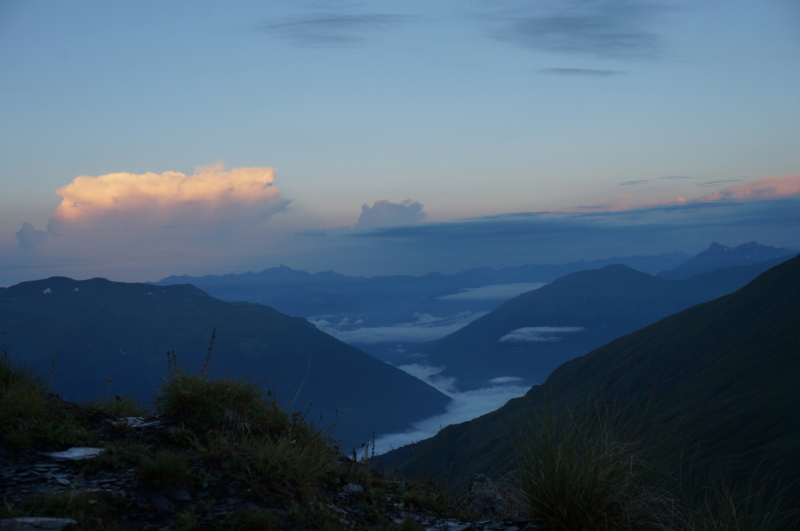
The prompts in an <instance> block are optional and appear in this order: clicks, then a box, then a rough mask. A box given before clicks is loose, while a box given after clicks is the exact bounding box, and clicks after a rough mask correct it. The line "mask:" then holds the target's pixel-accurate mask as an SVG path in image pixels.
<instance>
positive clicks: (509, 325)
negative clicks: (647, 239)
mask: <svg viewBox="0 0 800 531" xmlns="http://www.w3.org/2000/svg"><path fill="white" fill-rule="evenodd" d="M782 260H783V258H777V259H774V260H770V261H768V262H763V263H761V264H755V265H751V266H741V267H732V268H726V269H719V270H716V271H712V272H710V273H706V274H703V275H699V276H696V277H693V278H690V279H687V280H683V281H674V280H666V279H662V278H657V277H654V276H652V275H648V274H646V273H641V272H639V271H634V270H633V269H631V268H629V267H626V266H623V265H610V266H606V267H604V268H602V269H595V270H589V271H581V272H578V273H572V274H570V275H566V276H564V277H562V278H560V279H558V280H556V281H555V282H552V283H551V284H548V285H546V286H543V287H541V288H539V289H537V290H534V291H530V292H527V293H523V294H522V295H519V296H518V297H515V298H513V299H511V300H509V301H507V302H505V303H503V304H502V305H501V306H500V307H498V308H497V309H496V310H494V311H492V312H490V313H489V314H487V315H485V316H483V317H481V318H479V319H476V320H475V321H473V322H472V323H470V324H468V325H467V326H465V327H464V328H461V329H460V330H458V331H456V332H454V333H452V334H450V335H448V336H446V337H444V338H442V339H439V340H437V341H434V342H431V343H430V344H428V345H425V346H424V347H423V348H422V353H423V354H425V355H426V356H427V363H428V364H429V365H432V366H435V367H441V366H444V367H445V369H444V371H443V372H442V373H441V374H442V376H447V377H455V378H456V385H457V386H458V387H459V388H461V389H473V388H477V387H482V386H485V385H487V382H488V381H489V380H491V379H492V378H498V377H507V376H512V377H517V378H521V379H522V380H523V382H524V383H527V384H529V385H532V384H537V383H541V382H543V381H544V380H545V378H547V376H548V375H549V374H550V373H551V372H552V371H553V370H554V369H555V368H556V367H558V366H559V365H561V364H562V363H564V362H565V361H568V360H570V359H572V358H575V357H577V356H581V355H583V354H586V353H587V352H589V351H591V350H592V349H595V348H597V347H599V346H601V345H603V344H605V343H607V342H609V341H611V340H612V339H616V338H618V337H620V336H623V335H625V334H628V333H630V332H633V331H634V330H638V329H639V328H642V327H644V326H647V325H649V324H652V323H654V322H656V321H658V320H659V319H662V318H664V317H666V316H668V315H671V314H673V313H676V312H678V311H681V310H684V309H686V308H688V307H690V306H693V305H695V304H699V303H702V302H706V301H709V300H712V299H715V298H717V297H720V296H722V295H725V294H728V293H731V292H732V291H735V290H737V289H739V288H741V287H742V286H744V285H745V284H747V282H749V281H750V280H752V279H754V278H755V277H756V276H758V275H759V274H760V273H762V272H763V271H766V270H767V269H769V268H770V267H772V266H774V265H776V264H778V263H780V261H782ZM526 328H528V329H530V328H533V330H529V331H528V334H527V335H526V334H525V333H524V332H525V330H524V329H526ZM521 329H522V333H521V334H520V333H517V334H516V335H517V336H519V337H516V338H515V337H513V336H514V335H515V334H512V332H514V331H515V330H516V331H519V330H521ZM558 329H564V331H559V330H558ZM537 330H543V331H542V332H538V331H537ZM510 336H511V337H510ZM526 339H527V340H526Z"/></svg>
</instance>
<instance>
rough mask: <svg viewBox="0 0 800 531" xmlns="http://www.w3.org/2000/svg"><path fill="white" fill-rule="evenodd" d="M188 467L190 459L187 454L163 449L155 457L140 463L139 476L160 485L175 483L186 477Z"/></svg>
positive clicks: (146, 481) (144, 480)
mask: <svg viewBox="0 0 800 531" xmlns="http://www.w3.org/2000/svg"><path fill="white" fill-rule="evenodd" d="M188 469H189V459H188V458H187V457H186V454H183V453H180V452H175V451H172V450H161V451H159V452H157V453H156V455H155V457H153V458H151V459H145V460H143V461H142V463H141V464H140V465H139V478H140V479H141V480H142V481H143V482H145V483H149V484H151V485H155V486H158V487H163V486H165V485H175V484H177V483H181V482H182V481H183V480H185V479H186V477H187V475H188Z"/></svg>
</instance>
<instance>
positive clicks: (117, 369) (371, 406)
mask: <svg viewBox="0 0 800 531" xmlns="http://www.w3.org/2000/svg"><path fill="white" fill-rule="evenodd" d="M214 328H216V340H215V343H214V349H213V352H212V356H211V363H210V364H209V367H210V368H211V369H212V370H215V371H218V372H220V373H228V374H230V375H231V376H233V377H237V378H241V377H252V378H253V379H255V380H258V381H261V382H262V383H264V385H265V386H267V388H270V386H271V387H272V389H271V390H272V391H274V392H276V393H278V396H279V398H280V399H281V400H282V401H283V402H285V403H287V404H290V405H291V406H290V407H294V408H298V409H303V410H305V409H307V408H308V407H309V406H308V404H309V403H313V404H314V406H313V407H311V408H310V410H309V414H310V415H311V417H310V418H311V419H315V420H317V419H318V418H319V416H320V415H321V416H322V420H321V422H322V424H323V425H325V426H334V425H335V428H333V429H334V434H336V435H339V436H342V438H343V441H344V442H345V445H360V443H361V442H365V441H366V440H368V439H369V438H370V437H371V435H372V432H373V431H375V432H377V433H383V432H389V431H396V430H397V429H400V430H403V429H405V428H406V427H407V426H408V425H409V423H410V422H412V421H414V420H418V419H422V418H425V417H427V416H431V415H433V414H436V413H438V412H440V411H441V410H443V409H444V407H445V405H446V404H447V403H448V402H449V398H447V397H446V396H445V395H443V394H442V393H440V392H439V391H436V390H435V389H433V388H432V387H430V386H428V385H427V384H424V383H423V382H421V381H419V380H417V379H415V378H413V377H411V376H409V375H407V374H406V373H404V372H403V371H400V370H399V369H396V368H394V367H391V366H390V365H387V364H386V363H383V362H381V361H379V360H376V359H375V358H373V357H371V356H369V355H368V354H366V353H363V352H361V351H359V350H358V349H356V348H354V347H351V346H349V345H346V344H344V343H342V342H341V341H339V340H337V339H335V338H333V337H331V336H328V335H327V334H325V333H323V332H321V331H320V330H318V329H317V328H316V327H315V326H314V325H313V324H312V323H309V322H308V321H306V320H305V319H302V318H299V317H289V316H286V315H284V314H281V313H280V312H278V311H276V310H274V309H272V308H269V307H267V306H263V305H259V304H255V303H248V302H237V303H229V302H224V301H220V300H218V299H215V298H213V297H211V296H210V295H208V294H207V293H205V292H204V291H202V290H200V289H199V288H196V287H194V286H191V285H176V286H163V287H157V286H153V285H151V284H134V283H119V282H112V281H109V280H105V279H91V280H85V281H75V280H71V279H68V278H65V277H52V278H50V279H45V280H38V281H31V282H25V283H21V284H17V285H15V286H12V287H10V288H2V289H0V330H3V331H5V332H6V334H5V335H4V336H3V343H4V344H5V346H6V348H7V349H8V350H9V352H10V353H11V354H12V355H15V356H19V357H21V359H22V360H23V361H25V362H26V363H32V364H34V365H35V366H36V367H37V371H38V373H39V374H42V375H46V374H47V371H48V369H49V368H50V365H51V363H52V360H53V356H55V363H56V371H55V376H54V378H53V385H54V386H55V388H56V389H57V390H60V389H65V390H66V389H71V390H73V396H76V395H77V396H80V397H86V398H89V397H93V396H96V395H101V394H106V393H111V394H112V395H113V394H114V393H119V394H125V395H133V396H137V397H139V398H141V399H143V400H145V401H146V400H147V398H148V397H149V396H150V395H152V394H153V393H154V391H155V389H156V388H157V386H158V385H159V384H160V382H161V381H162V380H163V378H164V377H165V376H166V374H167V372H168V369H167V363H166V360H165V359H164V353H165V352H167V351H172V350H174V351H175V352H176V355H177V357H178V361H179V363H181V364H182V365H183V364H185V365H186V366H187V367H188V368H189V369H190V370H198V369H199V368H200V366H201V365H202V363H203V360H204V359H205V357H206V353H207V352H208V348H209V337H210V335H211V331H212V329H214Z"/></svg>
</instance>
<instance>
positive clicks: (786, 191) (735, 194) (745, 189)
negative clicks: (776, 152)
mask: <svg viewBox="0 0 800 531" xmlns="http://www.w3.org/2000/svg"><path fill="white" fill-rule="evenodd" d="M735 180H736V179H734V180H733V181H735ZM720 182H722V181H720ZM798 196H800V173H791V174H788V175H770V176H767V177H762V178H761V179H759V180H758V181H756V182H754V183H749V184H743V185H741V186H732V187H730V188H724V189H722V190H720V191H718V192H714V193H713V194H709V195H706V196H703V197H701V198H700V199H698V201H723V200H740V201H742V200H745V201H746V200H764V199H777V198H780V197H798Z"/></svg>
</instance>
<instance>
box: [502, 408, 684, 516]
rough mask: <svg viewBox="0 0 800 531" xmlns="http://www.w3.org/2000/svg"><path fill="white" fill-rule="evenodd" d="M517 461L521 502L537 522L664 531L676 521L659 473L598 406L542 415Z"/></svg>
mask: <svg viewBox="0 0 800 531" xmlns="http://www.w3.org/2000/svg"><path fill="white" fill-rule="evenodd" d="M516 454H517V455H516V457H517V463H518V478H517V481H518V483H517V489H516V490H515V493H516V498H517V500H518V501H519V502H520V503H521V505H522V507H523V509H524V510H525V511H526V512H527V513H528V515H529V516H530V517H531V518H534V519H537V520H544V521H547V522H551V523H553V524H556V525H559V526H562V527H565V528H568V529H586V530H592V531H594V530H604V529H620V530H628V529H663V528H664V527H663V525H662V524H661V523H660V522H663V521H673V520H674V517H675V514H674V511H673V509H672V507H673V506H674V503H673V500H672V499H671V497H670V496H669V495H668V494H666V493H665V492H663V491H661V490H659V489H658V488H656V487H654V481H653V478H654V470H653V468H652V467H650V466H649V465H648V464H647V463H646V462H645V460H644V459H643V456H642V454H641V452H640V451H639V450H638V449H637V447H636V444H635V442H633V441H626V440H623V439H621V438H620V436H618V435H617V434H616V433H615V432H614V429H613V425H612V422H611V418H610V414H609V412H608V411H605V410H601V409H600V407H599V406H595V407H584V408H574V407H573V408H567V407H565V408H561V409H556V408H555V407H545V408H543V409H542V410H540V411H537V412H536V413H535V414H534V417H533V418H532V419H529V420H528V421H527V425H526V426H525V427H524V429H523V430H522V434H521V437H520V438H519V439H518V442H517V446H516Z"/></svg>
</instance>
